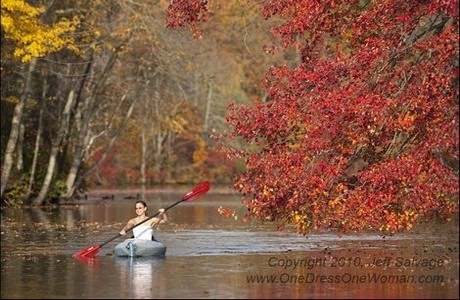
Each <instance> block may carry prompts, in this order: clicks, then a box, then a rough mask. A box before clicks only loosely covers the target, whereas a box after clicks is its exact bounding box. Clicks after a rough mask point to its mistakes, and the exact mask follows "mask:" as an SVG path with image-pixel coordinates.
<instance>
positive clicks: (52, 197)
mask: <svg viewBox="0 0 460 300" xmlns="http://www.w3.org/2000/svg"><path fill="white" fill-rule="evenodd" d="M66 192H67V186H66V184H65V181H64V180H62V179H57V180H54V181H53V183H52V184H51V186H50V189H49V191H48V202H50V203H56V202H58V201H59V199H60V198H61V197H62V196H63V195H65V194H66Z"/></svg>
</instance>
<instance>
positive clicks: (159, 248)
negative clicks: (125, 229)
mask: <svg viewBox="0 0 460 300" xmlns="http://www.w3.org/2000/svg"><path fill="white" fill-rule="evenodd" d="M113 253H114V255H115V256H130V257H133V256H164V255H165V253H166V246H165V245H164V244H163V243H161V242H159V241H152V240H144V239H126V240H124V241H123V242H121V243H119V244H118V245H116V246H115V248H114V249H113Z"/></svg>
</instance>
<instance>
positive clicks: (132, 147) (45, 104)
mask: <svg viewBox="0 0 460 300" xmlns="http://www.w3.org/2000/svg"><path fill="white" fill-rule="evenodd" d="M28 3H30V5H28ZM32 4H33V5H32ZM167 6H168V1H156V2H152V1H135V2H133V1H125V0H122V1H102V0H100V1H51V0H44V1H2V66H1V71H2V78H1V80H2V101H1V114H2V118H1V120H2V121H1V159H2V174H4V171H5V168H7V167H5V166H6V165H7V164H9V165H10V167H9V168H10V169H11V171H10V175H9V177H8V180H6V177H4V175H2V198H3V200H4V201H5V202H6V203H8V204H22V203H35V204H38V205H40V204H43V203H45V202H47V201H50V202H53V201H57V200H58V199H59V198H62V197H64V198H70V197H72V196H75V195H76V194H77V193H76V192H75V191H76V190H77V191H84V190H85V189H88V188H94V187H104V188H108V187H117V188H120V187H128V186H138V185H143V184H144V185H147V186H148V185H152V184H162V183H193V182H198V181H202V180H211V181H213V182H215V183H229V182H231V181H232V179H233V176H234V174H235V172H236V170H237V169H242V168H243V166H242V164H241V163H238V162H232V161H229V160H228V159H226V157H225V155H224V153H222V152H221V151H220V147H219V146H218V143H216V141H215V138H214V137H215V136H217V135H219V134H220V133H221V132H223V131H224V130H226V128H227V125H226V111H227V106H228V103H229V102H230V101H234V102H237V103H241V104H243V103H245V104H250V103H251V102H254V101H257V100H258V99H260V98H263V97H264V92H263V90H262V89H261V88H259V81H260V80H261V78H262V77H263V74H264V72H266V71H267V69H268V67H269V66H270V65H272V64H275V63H282V64H285V63H289V62H291V63H293V62H295V60H296V59H297V58H296V53H295V51H292V52H291V53H289V54H288V55H261V50H262V49H263V46H264V45H265V44H266V43H267V42H268V41H270V40H273V37H272V36H271V35H270V32H269V23H266V22H263V17H262V16H261V15H260V13H258V12H257V11H256V10H255V9H254V7H253V6H251V5H250V4H249V3H245V2H240V1H236V0H235V1H213V3H212V6H210V7H209V11H210V12H212V13H210V14H209V16H208V17H209V19H210V20H212V22H210V23H207V25H206V26H204V27H203V28H201V34H202V35H204V36H205V37H206V38H199V37H198V36H196V35H194V32H191V31H190V30H189V29H187V28H185V29H175V30H174V29H171V28H167V26H166V25H167V24H166V19H165V14H166V13H165V11H166V9H167ZM9 18H11V20H12V21H11V24H10V23H8V20H9ZM32 40H35V42H31V41H32ZM18 104H19V105H21V112H20V113H19V114H18V113H17V111H15V109H18V106H19V105H18ZM18 115H20V119H19V120H18V124H16V125H15V126H17V128H15V132H16V133H15V134H16V136H17V137H16V140H17V144H16V146H15V149H14V151H11V147H10V148H8V145H7V144H8V141H9V136H10V132H11V129H12V125H11V124H14V122H12V119H13V118H14V117H18ZM7 152H10V153H9V156H8V155H5V154H6V153H7ZM6 157H7V158H6ZM8 157H9V158H8ZM5 158H6V159H5ZM4 179H5V180H4ZM4 184H5V186H4Z"/></svg>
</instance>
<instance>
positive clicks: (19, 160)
mask: <svg viewBox="0 0 460 300" xmlns="http://www.w3.org/2000/svg"><path fill="white" fill-rule="evenodd" d="M24 131H25V128H24V124H21V125H19V136H18V145H17V147H16V148H17V151H16V156H17V159H16V170H18V173H22V171H23V169H24V157H23V152H24Z"/></svg>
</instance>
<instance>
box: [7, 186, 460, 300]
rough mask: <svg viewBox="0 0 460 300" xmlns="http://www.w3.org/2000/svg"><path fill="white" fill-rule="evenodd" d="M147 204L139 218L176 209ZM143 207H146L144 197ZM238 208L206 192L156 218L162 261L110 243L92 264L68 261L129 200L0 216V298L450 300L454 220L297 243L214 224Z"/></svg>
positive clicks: (110, 226) (98, 239)
mask: <svg viewBox="0 0 460 300" xmlns="http://www.w3.org/2000/svg"><path fill="white" fill-rule="evenodd" d="M180 197H181V196H173V195H163V196H157V197H155V200H150V201H147V203H148V205H149V209H150V212H151V213H152V212H155V211H156V210H157V209H158V208H160V207H166V206H167V205H169V204H172V203H173V202H175V201H177V200H178V199H180ZM149 198H150V197H149ZM219 206H226V207H233V208H239V209H240V210H241V211H243V210H244V208H243V207H241V204H240V203H239V199H238V197H236V196H234V195H217V194H214V195H213V194H212V193H209V194H207V195H205V196H203V197H201V198H200V199H197V200H194V201H192V202H190V203H181V204H179V205H178V206H176V207H174V208H172V209H171V210H170V211H168V216H169V218H170V222H169V223H168V224H166V225H162V226H161V227H159V228H158V230H157V231H156V234H155V236H156V238H157V239H158V240H161V241H162V242H163V243H164V244H165V245H166V246H167V252H166V257H165V258H117V257H114V256H112V249H113V247H114V246H115V245H116V244H117V243H119V242H120V241H121V239H118V240H115V241H113V242H111V243H109V244H107V245H106V246H104V247H103V248H102V249H101V251H100V252H99V253H98V256H96V257H95V258H94V259H88V260H77V259H74V258H73V257H72V254H74V253H75V252H77V251H79V250H82V249H84V248H87V247H89V246H91V245H95V244H100V243H102V242H104V241H106V240H109V239H110V238H112V237H113V236H115V235H116V234H117V232H118V231H119V230H120V229H121V228H122V227H123V225H124V224H125V222H126V221H127V219H128V218H131V217H133V215H134V209H133V208H134V200H126V199H115V200H99V201H96V200H89V201H86V202H84V201H82V202H81V204H80V205H77V206H68V207H61V208H48V209H3V210H2V211H1V214H2V215H1V217H2V218H1V298H48V299H49V298H458V297H459V292H458V288H459V281H458V280H459V279H458V278H459V271H458V270H459V260H458V242H459V240H458V219H457V220H456V221H453V222H450V223H448V224H438V223H430V224H422V225H419V226H417V227H416V228H415V230H414V231H412V232H408V233H404V234H398V235H394V236H391V237H388V236H387V237H382V236H380V235H379V234H377V233H361V234H348V235H342V236H338V235H336V234H334V233H332V232H315V233H313V234H311V235H309V237H308V238H305V237H302V236H299V235H297V234H295V233H293V232H289V231H286V232H278V231H276V230H274V227H273V225H268V224H258V223H244V222H242V221H240V219H238V220H235V219H233V218H223V217H221V216H219V214H218V213H217V208H218V207H219Z"/></svg>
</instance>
